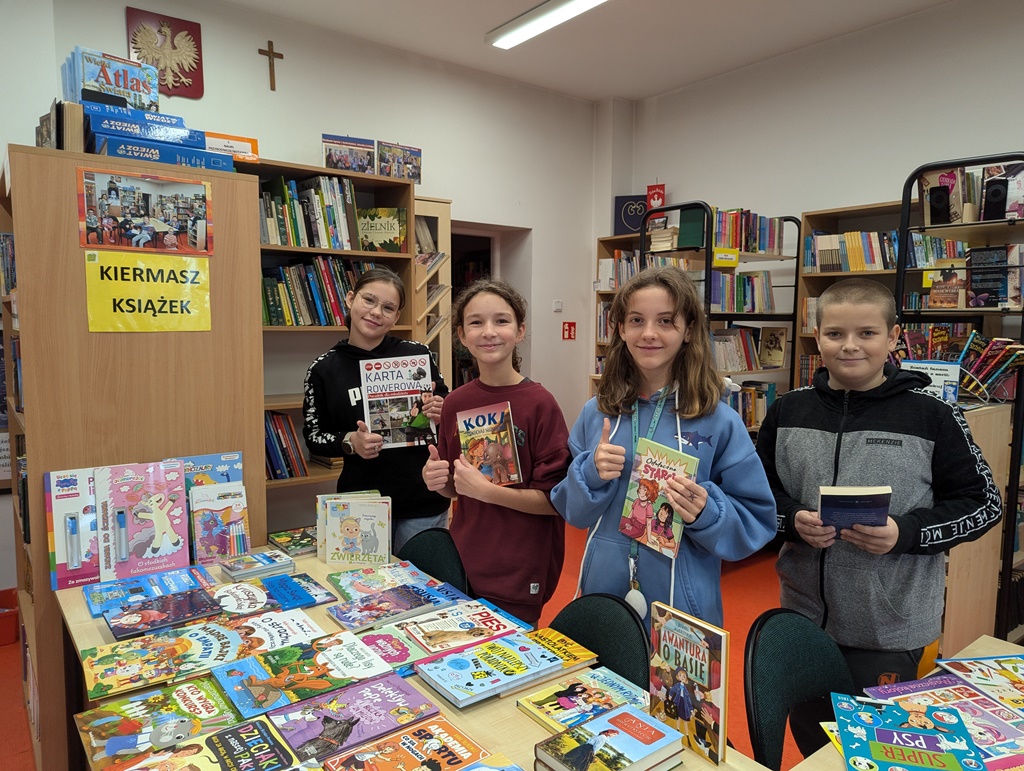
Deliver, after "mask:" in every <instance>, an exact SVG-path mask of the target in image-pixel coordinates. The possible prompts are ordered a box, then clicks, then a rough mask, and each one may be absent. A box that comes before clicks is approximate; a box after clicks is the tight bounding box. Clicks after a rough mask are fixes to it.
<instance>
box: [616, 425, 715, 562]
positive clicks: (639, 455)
mask: <svg viewBox="0 0 1024 771" xmlns="http://www.w3.org/2000/svg"><path fill="white" fill-rule="evenodd" d="M698 463H699V460H698V459H697V457H695V456H693V455H688V454H687V453H685V452H679V451H678V450H676V449H674V448H672V447H666V446H665V445H663V444H658V443H657V442H654V441H652V440H650V439H647V438H646V437H643V436H642V437H640V438H639V439H638V440H637V443H636V453H635V454H634V455H633V468H632V470H631V471H630V475H629V486H628V487H627V488H626V500H625V503H624V504H623V506H622V517H621V519H620V520H619V532H621V533H623V534H625V535H627V536H629V537H630V538H633V539H634V540H637V541H639V542H640V543H642V544H643V545H644V546H648V547H650V548H652V549H654V550H655V551H660V552H661V553H662V554H665V555H667V556H669V557H675V556H676V554H677V553H678V552H679V542H680V539H681V538H682V536H683V522H682V520H681V519H679V518H678V517H677V516H676V514H675V511H674V510H673V509H672V504H671V503H669V500H668V497H667V496H666V494H665V490H666V489H667V485H668V480H670V479H672V478H674V477H676V476H685V477H688V478H690V479H693V478H694V477H696V475H697V464H698Z"/></svg>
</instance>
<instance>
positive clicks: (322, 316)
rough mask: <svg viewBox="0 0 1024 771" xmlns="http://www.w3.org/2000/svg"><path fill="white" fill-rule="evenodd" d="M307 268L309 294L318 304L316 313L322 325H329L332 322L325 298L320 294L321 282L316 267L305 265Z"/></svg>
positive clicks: (316, 304) (315, 303) (314, 302)
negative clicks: (317, 276)
mask: <svg viewBox="0 0 1024 771" xmlns="http://www.w3.org/2000/svg"><path fill="white" fill-rule="evenodd" d="M303 267H304V268H305V269H306V280H307V281H308V282H309V294H310V296H312V298H313V304H314V305H315V306H316V315H317V318H318V319H319V320H320V326H322V327H328V326H330V325H331V322H330V321H329V320H328V317H327V309H326V308H324V298H322V297H321V295H320V282H319V281H317V278H316V269H315V268H314V267H313V266H312V265H304V266H303Z"/></svg>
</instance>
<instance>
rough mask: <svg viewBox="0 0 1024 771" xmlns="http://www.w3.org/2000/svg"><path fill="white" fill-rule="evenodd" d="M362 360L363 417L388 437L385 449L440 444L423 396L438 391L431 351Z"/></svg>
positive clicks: (371, 426) (371, 427) (373, 431)
mask: <svg viewBox="0 0 1024 771" xmlns="http://www.w3.org/2000/svg"><path fill="white" fill-rule="evenodd" d="M360 364H361V368H360V371H359V372H360V377H361V382H362V387H363V419H364V420H365V421H366V425H367V426H369V428H370V431H371V432H372V433H374V434H379V435H380V436H382V437H384V445H383V447H382V449H384V450H386V449H388V448H389V447H412V446H414V445H417V444H436V443H437V435H436V434H435V432H434V426H433V424H432V423H431V422H430V419H429V418H428V417H427V416H426V413H424V412H423V399H424V398H425V397H430V396H432V395H433V393H434V390H433V386H432V385H431V381H430V355H429V354H426V353H424V354H412V355H411V356H393V357H391V358H387V359H367V360H366V361H363V362H360Z"/></svg>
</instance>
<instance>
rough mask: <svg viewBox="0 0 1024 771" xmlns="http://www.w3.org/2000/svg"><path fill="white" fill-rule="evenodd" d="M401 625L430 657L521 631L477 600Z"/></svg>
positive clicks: (452, 606)
mask: <svg viewBox="0 0 1024 771" xmlns="http://www.w3.org/2000/svg"><path fill="white" fill-rule="evenodd" d="M431 588H433V587H431ZM397 625H398V626H399V627H400V628H401V630H402V631H403V632H405V634H407V635H408V636H409V637H410V638H411V639H412V640H413V641H415V642H416V644H417V645H418V646H419V647H420V648H422V649H423V650H425V651H427V653H430V654H433V653H443V652H445V651H450V650H461V649H463V648H467V647H470V646H473V645H476V644H477V643H481V642H483V641H484V640H489V639H491V638H494V637H499V636H501V635H503V634H509V633H510V632H516V631H520V630H519V629H518V628H517V627H516V626H515V625H513V624H512V623H510V622H509V621H508V620H507V619H505V618H503V617H502V616H500V615H499V614H497V613H495V612H494V611H493V610H491V609H490V608H488V607H487V606H486V605H483V604H482V603H480V602H479V601H476V600H472V601H470V602H462V603H457V604H455V605H451V606H449V607H447V608H439V609H438V610H435V611H433V612H427V613H423V614H422V615H419V616H417V617H416V618H414V619H411V620H409V621H403V622H399V623H398V624H397Z"/></svg>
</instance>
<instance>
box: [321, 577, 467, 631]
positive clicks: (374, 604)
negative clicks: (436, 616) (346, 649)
mask: <svg viewBox="0 0 1024 771" xmlns="http://www.w3.org/2000/svg"><path fill="white" fill-rule="evenodd" d="M450 604H451V600H449V599H447V598H445V597H443V596H441V595H439V594H438V593H437V592H434V591H432V590H431V589H430V588H429V587H427V586H423V585H421V584H406V585H404V586H393V587H391V588H390V589H384V590H383V591H380V592H377V593H376V594H371V595H368V596H366V597H362V598H359V599H355V600H348V601H342V602H339V603H338V604H337V605H332V606H331V607H329V608H328V609H327V612H328V613H329V614H330V615H331V618H333V619H334V620H335V621H336V622H337V624H338V626H340V627H341V628H342V629H347V630H348V631H350V632H358V631H361V630H363V629H373V628H374V627H378V626H383V625H384V624H393V623H395V622H397V621H401V620H402V619H404V618H409V617H411V616H416V615H419V614H420V613H425V612H427V611H429V610H431V609H434V608H443V607H445V606H447V605H450Z"/></svg>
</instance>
